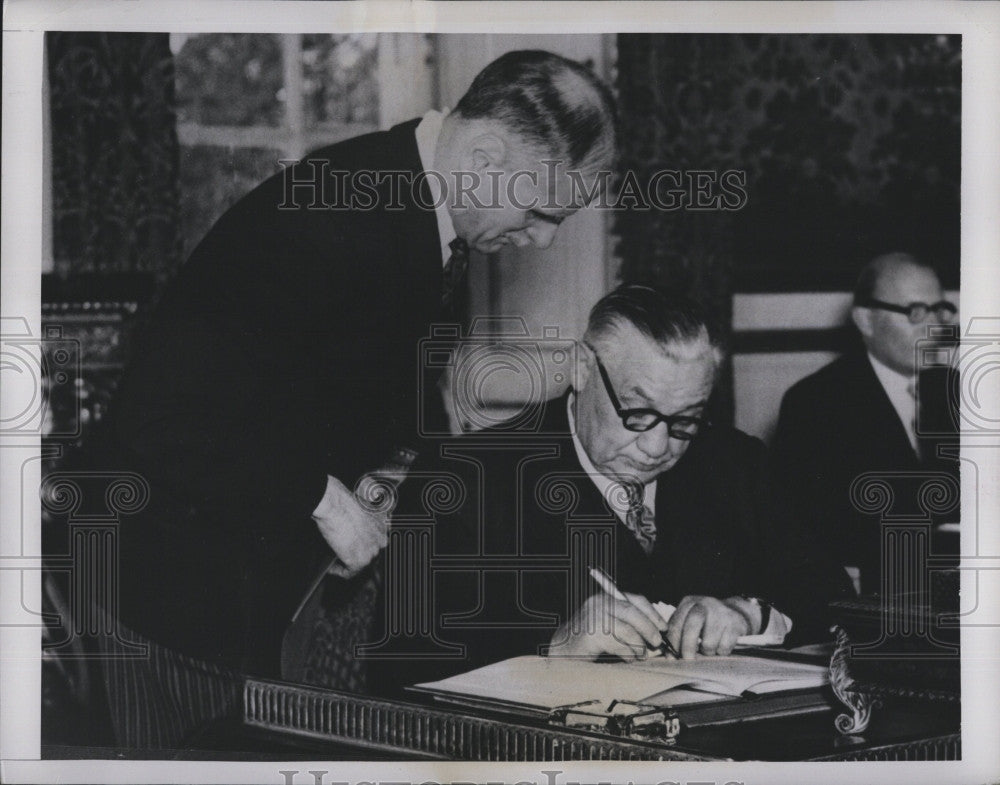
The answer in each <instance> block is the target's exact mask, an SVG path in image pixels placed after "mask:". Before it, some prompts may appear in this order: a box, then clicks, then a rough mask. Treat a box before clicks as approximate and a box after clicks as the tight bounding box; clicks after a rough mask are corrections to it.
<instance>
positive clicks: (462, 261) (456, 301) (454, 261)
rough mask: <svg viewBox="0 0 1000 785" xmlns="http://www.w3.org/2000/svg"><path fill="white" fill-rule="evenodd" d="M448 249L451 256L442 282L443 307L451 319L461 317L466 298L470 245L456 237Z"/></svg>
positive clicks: (445, 266)
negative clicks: (465, 288) (466, 275)
mask: <svg viewBox="0 0 1000 785" xmlns="http://www.w3.org/2000/svg"><path fill="white" fill-rule="evenodd" d="M448 247H449V248H450V249H451V256H449V257H448V261H447V262H445V265H444V270H443V276H442V282H441V305H442V306H444V311H445V314H446V315H447V316H448V317H450V318H456V317H461V315H462V314H461V310H462V304H463V301H464V297H463V296H462V294H463V293H464V289H463V286H464V281H465V272H466V270H467V269H468V267H469V244H468V243H467V242H465V240H463V239H462V238H461V237H456V238H455V239H454V240H452V241H451V242H450V243H448Z"/></svg>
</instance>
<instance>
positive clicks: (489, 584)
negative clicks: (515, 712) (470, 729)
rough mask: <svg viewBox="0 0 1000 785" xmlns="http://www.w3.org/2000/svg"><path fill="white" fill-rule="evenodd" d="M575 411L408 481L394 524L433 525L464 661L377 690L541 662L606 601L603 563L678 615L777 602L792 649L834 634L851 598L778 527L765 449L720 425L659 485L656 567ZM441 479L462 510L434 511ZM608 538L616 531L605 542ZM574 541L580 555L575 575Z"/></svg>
mask: <svg viewBox="0 0 1000 785" xmlns="http://www.w3.org/2000/svg"><path fill="white" fill-rule="evenodd" d="M566 405H567V398H566V396H563V397H560V398H557V399H553V400H551V401H548V402H547V403H546V404H544V405H543V411H542V414H541V416H540V418H537V419H536V418H535V417H532V416H529V417H526V418H525V419H526V420H528V421H532V422H533V430H534V431H535V432H536V434H537V435H536V434H532V433H524V432H521V433H516V434H514V433H505V432H503V431H487V432H483V433H479V434H470V435H468V436H466V437H463V438H460V439H457V440H452V441H449V442H447V443H444V444H441V445H439V448H438V450H437V451H436V453H435V460H434V463H435V470H433V471H427V475H423V474H420V473H419V472H418V473H417V474H416V475H415V476H414V478H413V479H407V481H406V482H405V483H404V484H403V488H402V497H401V501H400V506H399V508H398V514H397V517H396V518H395V520H396V521H400V522H401V521H403V520H404V519H405V518H406V516H407V515H409V514H411V513H412V512H413V510H418V511H422V512H420V513H418V518H419V515H420V514H428V513H429V514H430V515H431V517H432V518H433V520H434V522H435V523H434V551H433V552H434V554H435V558H436V559H438V561H436V562H435V564H436V565H437V569H435V570H434V588H435V595H434V611H435V622H436V625H437V634H438V636H439V638H440V639H441V640H443V641H447V642H452V643H459V644H462V645H464V646H466V657H465V658H464V659H462V660H460V661H457V662H451V663H436V664H435V663H429V662H424V663H411V664H410V665H411V667H410V668H409V669H408V670H406V672H405V675H403V676H401V675H400V671H401V670H402V669H401V667H400V665H399V664H398V663H393V664H391V665H390V666H389V667H387V668H384V669H382V670H383V671H387V672H388V675H384V674H383V675H381V676H379V677H377V678H375V679H371V680H370V683H372V682H373V681H374V682H379V681H381V682H382V683H383V684H386V683H388V682H389V681H390V680H391V679H397V680H406V679H408V680H409V681H410V682H411V683H412V682H413V681H419V680H421V679H427V678H433V677H435V676H438V677H439V676H441V675H443V674H445V673H449V672H456V671H460V670H464V669H468V668H471V667H475V666H478V665H482V664H484V663H486V662H491V661H496V660H500V659H503V658H505V657H512V656H517V655H521V654H534V653H538V652H539V647H540V646H543V645H544V644H547V643H548V642H549V640H550V639H551V638H552V635H553V633H554V631H555V628H556V627H557V626H558V625H559V624H560V623H562V622H563V621H565V620H566V619H567V618H568V617H569V615H570V614H571V613H572V612H573V611H574V610H575V609H576V608H577V607H578V606H579V605H580V603H581V602H582V601H583V600H584V599H585V598H586V597H587V596H589V595H590V594H592V593H593V592H594V591H596V586H595V585H594V583H593V581H592V580H591V579H590V578H589V577H588V576H587V568H588V567H590V566H594V565H598V566H602V567H603V568H604V569H606V570H607V571H608V572H609V573H610V574H612V575H613V577H614V578H615V580H616V582H617V583H618V585H619V586H620V587H621V588H622V589H624V590H626V591H630V592H637V593H640V594H643V595H645V596H646V597H648V598H649V599H650V600H651V601H654V602H655V601H657V600H660V601H665V602H668V603H671V604H674V605H676V604H677V603H678V602H679V601H680V600H681V599H682V598H683V597H684V596H686V595H689V594H703V595H711V596H715V597H719V598H725V597H730V596H733V595H737V594H747V595H755V596H760V597H764V598H767V599H771V600H772V601H773V602H774V604H775V605H776V606H777V607H778V608H780V609H781V610H782V611H783V612H784V613H786V614H788V615H789V616H790V617H791V618H792V619H793V622H794V631H793V633H794V634H793V636H791V638H790V639H789V642H790V643H791V642H796V641H804V640H814V639H818V638H821V637H823V636H824V634H825V632H826V629H827V627H828V625H827V623H826V621H827V620H826V614H825V604H826V602H827V601H828V600H830V599H832V598H835V597H843V596H845V595H847V594H848V593H849V591H850V589H849V586H848V585H847V582H846V578H845V577H844V575H843V573H842V571H840V570H838V569H837V568H836V566H835V565H833V564H832V563H830V562H828V561H825V560H824V559H823V558H822V555H821V554H820V555H817V554H816V553H814V552H810V551H808V549H807V548H804V547H803V543H801V542H793V541H791V540H789V539H788V538H786V537H785V536H784V533H783V532H781V531H779V530H777V529H776V528H775V527H774V525H773V520H772V517H771V513H770V503H769V498H768V492H767V489H766V486H765V483H764V469H765V464H764V446H763V444H762V443H761V442H760V441H759V440H757V439H754V438H752V437H750V436H747V435H746V434H744V433H742V432H740V431H737V430H735V429H732V428H725V427H718V428H712V429H710V430H708V431H706V432H705V433H703V434H702V435H699V436H698V438H697V439H695V440H694V441H693V442H692V443H691V445H690V447H689V449H688V450H687V452H686V453H685V454H684V456H683V458H682V459H681V460H680V461H679V462H678V463H677V464H676V465H675V466H674V467H673V468H672V469H671V470H670V471H668V472H666V473H664V474H661V475H660V476H659V477H658V479H657V487H656V528H657V537H656V545H655V548H654V550H653V552H652V553H651V554H650V555H649V556H647V555H646V554H645V553H644V552H643V551H642V549H641V548H640V547H639V545H638V542H637V541H636V539H635V537H634V536H633V535H632V534H631V532H630V531H629V530H628V529H627V528H626V527H625V526H624V524H622V523H621V522H620V521H619V519H618V518H617V517H616V516H615V515H614V513H613V512H612V510H611V508H610V506H609V505H608V503H607V501H606V500H605V499H604V498H603V496H602V494H601V493H600V492H599V491H598V489H597V487H596V486H595V485H594V483H593V481H592V480H591V479H590V477H588V476H587V475H585V474H584V473H583V470H582V469H581V467H580V464H579V461H578V459H577V456H576V452H575V450H574V447H573V443H572V439H571V437H570V435H569V421H568V417H567V413H566ZM420 463H421V466H420V467H418V468H420V469H423V470H427V469H428V466H427V462H426V461H424V462H420ZM436 473H441V474H442V475H449V474H450V475H453V476H454V477H456V478H459V480H460V482H461V485H462V486H463V487H464V493H465V497H464V502H463V503H462V504H461V505H460V506H459V507H458V509H456V510H453V511H449V512H445V513H439V514H434V511H433V510H432V509H429V508H428V498H429V494H427V493H426V492H425V486H426V484H427V482H430V480H428V477H433V476H434V475H435V474H436ZM394 525H405V524H401V523H397V524H394ZM574 531H575V532H577V533H578V534H579V538H578V539H575V538H574V536H573V535H572V534H571V532H574ZM601 532H610V533H611V536H610V537H609V538H608V540H607V541H606V542H603V541H602V538H601V536H600V533H601ZM574 539H575V541H576V542H578V543H580V544H581V545H582V550H580V551H579V552H578V553H577V554H576V556H575V558H576V562H575V566H571V565H570V556H569V555H570V554H572V553H573V544H572V543H573V542H574ZM612 542H613V548H611V547H608V545H609V543H612ZM484 554H485V555H487V558H486V559H484V560H481V561H479V562H474V560H475V559H476V558H477V557H479V556H481V555H484ZM442 556H444V557H448V558H446V559H442V558H441V557H442ZM503 557H506V562H504V563H503V564H501V563H499V561H498V560H499V559H501V558H503ZM463 558H464V559H465V560H466V561H465V563H466V564H468V565H469V567H468V568H467V569H464V570H463V569H462V564H463ZM560 559H561V561H560ZM491 562H492V563H493V564H495V565H496V566H491ZM450 614H453V616H452V617H451V618H450V619H447V618H445V617H447V616H448V615H450Z"/></svg>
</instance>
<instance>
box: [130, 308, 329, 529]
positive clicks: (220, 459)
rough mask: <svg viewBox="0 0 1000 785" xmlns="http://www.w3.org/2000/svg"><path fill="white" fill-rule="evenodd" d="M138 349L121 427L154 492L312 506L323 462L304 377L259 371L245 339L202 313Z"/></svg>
mask: <svg viewBox="0 0 1000 785" xmlns="http://www.w3.org/2000/svg"><path fill="white" fill-rule="evenodd" d="M138 355H139V356H138V357H137V358H136V359H135V361H134V362H133V364H132V366H131V367H130V369H129V374H128V376H127V377H126V378H125V379H124V380H123V385H122V390H121V394H120V396H119V399H118V401H117V407H118V408H117V411H116V412H115V419H114V423H115V431H116V433H115V437H116V439H117V441H118V442H119V444H121V445H122V446H123V447H124V449H125V450H126V451H127V453H129V454H130V456H131V458H132V459H133V461H134V463H135V465H137V466H139V467H141V470H142V471H143V473H144V474H146V475H147V477H148V479H149V480H150V481H151V484H152V486H153V489H154V492H155V491H156V490H157V489H161V490H162V491H166V492H168V493H171V494H172V495H175V496H176V497H177V498H181V499H185V500H187V501H188V502H189V503H191V504H193V505H195V506H204V507H207V508H209V509H220V510H222V511H225V512H227V513H234V512H237V513H238V512H239V511H241V510H253V509H259V508H261V507H263V508H265V509H271V510H275V511H280V512H281V513H282V515H281V516H280V517H281V518H282V519H284V518H287V516H297V517H302V516H308V515H309V514H310V513H311V512H312V510H313V509H314V508H315V506H316V505H317V504H318V503H319V501H320V499H321V498H322V496H323V491H324V488H325V485H326V472H325V471H324V469H323V466H324V463H323V457H322V456H323V445H322V444H321V442H320V436H319V434H320V429H319V428H318V427H316V425H317V424H316V423H313V422H311V420H310V417H309V416H308V413H309V412H312V411H315V410H316V408H315V407H314V406H312V405H310V404H311V402H312V401H314V400H315V399H316V397H317V392H316V391H315V390H313V389H311V388H310V386H309V384H308V380H307V379H305V378H300V379H298V380H288V379H283V378H281V377H282V374H281V373H277V374H275V376H274V377H264V378H262V376H261V375H260V373H259V372H258V369H257V368H255V367H254V362H253V361H251V359H250V358H249V357H248V356H247V353H246V351H245V349H244V348H242V347H241V345H240V342H239V341H236V340H231V336H230V334H229V333H228V332H227V330H226V329H225V328H221V327H220V326H219V325H217V324H213V323H210V322H209V321H208V320H206V319H204V318H198V317H186V318H181V319H176V320H172V321H170V322H169V323H166V324H160V325H157V326H156V327H155V328H153V329H152V330H151V332H150V334H149V335H148V336H147V340H146V341H145V342H144V346H143V350H142V351H141V352H139V353H138ZM258 407H259V408H261V409H264V410H263V411H260V410H251V409H257V408H258Z"/></svg>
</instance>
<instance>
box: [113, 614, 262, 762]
mask: <svg viewBox="0 0 1000 785" xmlns="http://www.w3.org/2000/svg"><path fill="white" fill-rule="evenodd" d="M119 629H120V637H121V639H122V640H124V641H128V642H129V643H130V644H140V645H143V646H145V647H146V648H147V651H146V655H145V656H141V655H140V656H136V653H135V648H136V647H135V645H123V644H121V643H120V642H119V641H118V640H115V639H113V638H101V642H102V645H101V655H102V660H103V661H102V664H103V670H104V676H105V689H106V691H107V697H108V706H109V708H110V711H111V724H112V727H113V728H114V732H115V736H116V738H117V741H118V744H119V745H120V746H122V747H127V748H131V749H176V748H179V747H182V746H184V744H185V742H186V740H188V739H189V738H190V737H191V736H192V735H193V734H195V733H196V732H198V731H199V730H200V729H202V728H203V727H205V726H206V725H208V724H209V723H211V722H213V721H215V720H219V719H224V718H227V717H234V716H238V715H239V713H240V712H241V711H242V693H243V677H242V676H241V675H240V674H238V673H236V672H234V671H230V670H228V669H225V668H222V667H220V666H218V665H214V664H212V663H209V662H203V661H201V660H197V659H194V658H193V657H188V656H186V655H184V654H181V653H179V652H176V651H173V650H171V649H168V648H166V647H164V646H160V645H159V644H157V643H154V642H153V641H151V640H149V639H148V638H145V637H144V636H142V635H140V634H138V633H137V632H135V631H134V630H129V629H127V628H125V627H121V626H120V625H119Z"/></svg>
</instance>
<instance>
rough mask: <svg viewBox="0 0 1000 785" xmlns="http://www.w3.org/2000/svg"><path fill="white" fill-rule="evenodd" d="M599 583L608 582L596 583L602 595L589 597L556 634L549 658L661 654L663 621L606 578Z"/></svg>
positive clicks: (638, 598) (641, 600) (627, 657)
mask: <svg viewBox="0 0 1000 785" xmlns="http://www.w3.org/2000/svg"><path fill="white" fill-rule="evenodd" d="M592 574H593V573H592ZM601 575H603V573H601ZM595 580H596V578H595ZM602 580H607V581H608V583H602V582H601V581H598V583H599V585H601V586H602V591H599V592H596V593H595V594H593V595H592V596H591V597H589V598H588V599H587V600H586V601H585V602H584V603H583V604H582V605H581V606H580V608H579V609H577V611H576V613H574V614H573V616H572V617H571V618H570V619H569V620H568V621H567V622H566V623H565V624H563V625H562V626H561V627H559V629H558V630H557V631H556V634H555V635H554V636H553V638H552V641H551V644H550V646H549V652H548V653H549V656H570V657H586V658H588V659H595V658H597V657H600V656H602V655H605V656H613V657H618V658H620V659H623V660H635V659H643V658H645V657H648V656H650V654H651V653H661V652H662V651H663V650H664V649H663V645H664V640H663V631H664V630H665V629H666V626H667V623H666V622H665V621H664V619H663V617H662V616H660V615H659V614H658V613H657V612H656V610H654V608H653V606H652V605H651V604H650V603H649V601H648V600H646V598H644V597H641V596H639V595H633V594H625V593H624V592H621V591H619V590H618V589H617V587H614V584H613V582H610V579H607V576H603V579H602ZM611 587H614V588H613V589H612V588H611Z"/></svg>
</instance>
